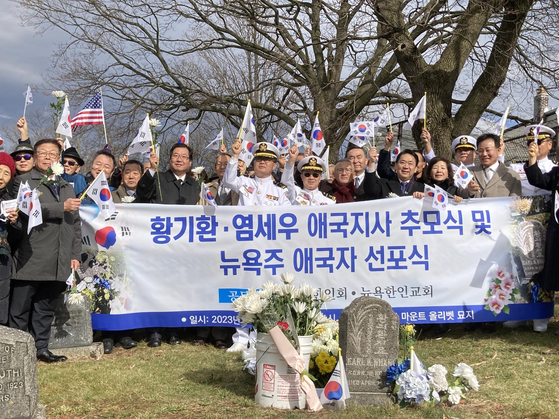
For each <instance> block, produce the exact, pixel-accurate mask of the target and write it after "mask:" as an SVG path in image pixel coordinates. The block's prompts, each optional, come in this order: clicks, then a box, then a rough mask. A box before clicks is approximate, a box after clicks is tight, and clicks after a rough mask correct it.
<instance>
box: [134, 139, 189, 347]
mask: <svg viewBox="0 0 559 419" xmlns="http://www.w3.org/2000/svg"><path fill="white" fill-rule="evenodd" d="M193 158H194V156H193V154H192V148H190V146H188V145H186V144H183V143H177V144H174V145H173V147H171V153H170V156H169V170H167V171H166V172H158V173H156V172H155V170H154V168H155V169H157V167H158V165H159V158H158V157H157V154H156V153H151V155H150V157H149V163H150V168H149V169H148V170H147V171H146V172H145V173H144V175H143V176H142V178H141V179H140V181H139V182H138V186H137V187H136V195H137V199H136V202H142V203H151V204H171V205H173V204H174V205H196V203H197V202H198V196H199V195H198V184H197V182H196V180H194V179H193V178H192V177H190V176H188V174H187V173H188V171H189V170H190V166H191V165H192V159H193ZM157 177H159V179H157ZM162 332H163V330H162V329H150V330H149V331H148V333H149V341H148V346H149V347H151V348H157V347H159V346H161V338H162ZM166 332H167V333H166V334H167V335H168V340H167V342H168V343H169V344H170V345H179V344H181V343H182V342H181V340H180V338H179V336H178V331H177V330H175V329H172V328H169V329H167V330H166Z"/></svg>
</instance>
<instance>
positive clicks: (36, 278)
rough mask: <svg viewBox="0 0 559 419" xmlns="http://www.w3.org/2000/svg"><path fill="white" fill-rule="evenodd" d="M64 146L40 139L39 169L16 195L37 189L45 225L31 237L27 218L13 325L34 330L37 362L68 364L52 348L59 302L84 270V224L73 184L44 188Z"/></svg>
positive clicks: (16, 272)
mask: <svg viewBox="0 0 559 419" xmlns="http://www.w3.org/2000/svg"><path fill="white" fill-rule="evenodd" d="M60 152H61V147H60V145H59V144H58V142H57V141H56V140H40V141H38V142H37V143H36V144H35V153H34V155H35V160H36V164H35V169H33V170H31V172H29V173H26V174H24V175H21V176H17V177H16V179H15V182H14V185H13V189H12V191H13V193H14V196H15V195H16V194H17V192H18V189H19V185H20V183H21V182H25V181H27V182H29V186H30V187H31V188H32V189H33V188H37V189H38V190H39V192H40V193H41V195H40V197H39V200H40V202H41V209H42V214H43V223H42V224H41V225H39V226H36V227H33V228H32V229H31V231H30V232H29V233H27V223H28V217H27V216H26V215H23V216H22V217H21V218H22V224H23V225H22V237H21V239H20V241H19V244H18V246H17V249H16V251H15V253H14V269H13V272H14V274H13V277H12V302H11V306H10V319H9V325H10V327H13V328H15V329H19V330H23V331H25V332H28V331H29V332H31V334H32V335H33V338H34V339H35V346H36V348H37V358H38V359H39V360H41V361H44V362H49V363H50V362H59V361H65V360H66V357H65V356H56V355H54V354H53V353H52V352H50V351H49V350H48V343H49V338H50V331H51V324H52V319H53V316H54V310H55V305H56V304H55V303H56V300H57V298H58V296H59V295H60V293H62V292H63V291H64V290H65V289H66V279H67V278H68V277H69V276H70V272H71V269H77V268H78V267H79V258H80V254H81V225H80V216H79V212H78V209H79V207H80V203H81V201H80V200H79V199H77V198H76V195H75V193H74V189H73V188H72V187H71V186H70V184H69V183H67V182H66V181H64V180H63V179H60V178H58V176H56V175H53V178H52V179H51V180H53V181H54V182H55V183H53V184H52V185H45V184H44V183H43V184H41V183H40V182H41V179H42V178H43V177H44V176H45V175H46V173H47V169H48V168H49V167H50V166H51V164H52V163H54V162H59V161H60Z"/></svg>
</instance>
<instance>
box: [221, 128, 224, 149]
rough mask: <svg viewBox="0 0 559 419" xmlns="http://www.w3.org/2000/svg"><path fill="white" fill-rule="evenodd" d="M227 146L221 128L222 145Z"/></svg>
mask: <svg viewBox="0 0 559 419" xmlns="http://www.w3.org/2000/svg"><path fill="white" fill-rule="evenodd" d="M223 144H225V138H224V135H223V128H221V145H223Z"/></svg>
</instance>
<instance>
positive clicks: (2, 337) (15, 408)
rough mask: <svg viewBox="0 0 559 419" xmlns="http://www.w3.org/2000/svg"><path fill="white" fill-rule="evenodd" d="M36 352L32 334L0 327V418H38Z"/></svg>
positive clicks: (39, 409)
mask: <svg viewBox="0 0 559 419" xmlns="http://www.w3.org/2000/svg"><path fill="white" fill-rule="evenodd" d="M36 365H37V352H36V350H35V341H34V340H33V337H32V336H31V335H30V334H29V333H26V332H22V331H21V330H16V329H10V328H8V327H4V326H0V417H1V418H2V419H16V418H17V419H21V418H41V417H44V406H40V405H39V404H38V399H39V388H38V386H37V373H36Z"/></svg>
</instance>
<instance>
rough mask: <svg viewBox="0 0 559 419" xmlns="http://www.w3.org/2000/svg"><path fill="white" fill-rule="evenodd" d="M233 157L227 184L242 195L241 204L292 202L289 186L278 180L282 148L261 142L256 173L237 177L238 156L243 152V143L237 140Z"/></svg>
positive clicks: (255, 152) (255, 149)
mask: <svg viewBox="0 0 559 419" xmlns="http://www.w3.org/2000/svg"><path fill="white" fill-rule="evenodd" d="M231 149H232V151H233V156H232V157H231V159H230V160H229V163H228V164H227V168H226V169H225V174H224V175H223V183H224V184H225V186H227V187H229V188H230V189H231V190H232V191H234V192H236V193H238V194H239V204H238V205H241V206H247V205H251V206H252V205H265V206H272V207H275V206H279V205H291V202H290V201H289V199H288V198H287V189H286V187H285V186H284V185H281V184H280V183H277V182H275V181H274V178H273V177H272V172H273V171H274V169H275V167H276V164H277V161H278V158H279V150H278V149H277V148H276V147H274V146H273V145H272V144H270V143H258V144H256V146H255V147H253V152H252V154H253V156H254V159H253V163H252V164H253V166H254V176H250V177H247V176H237V159H238V157H239V153H240V152H241V142H240V141H239V140H237V141H235V143H234V144H233V146H232V148H231Z"/></svg>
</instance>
